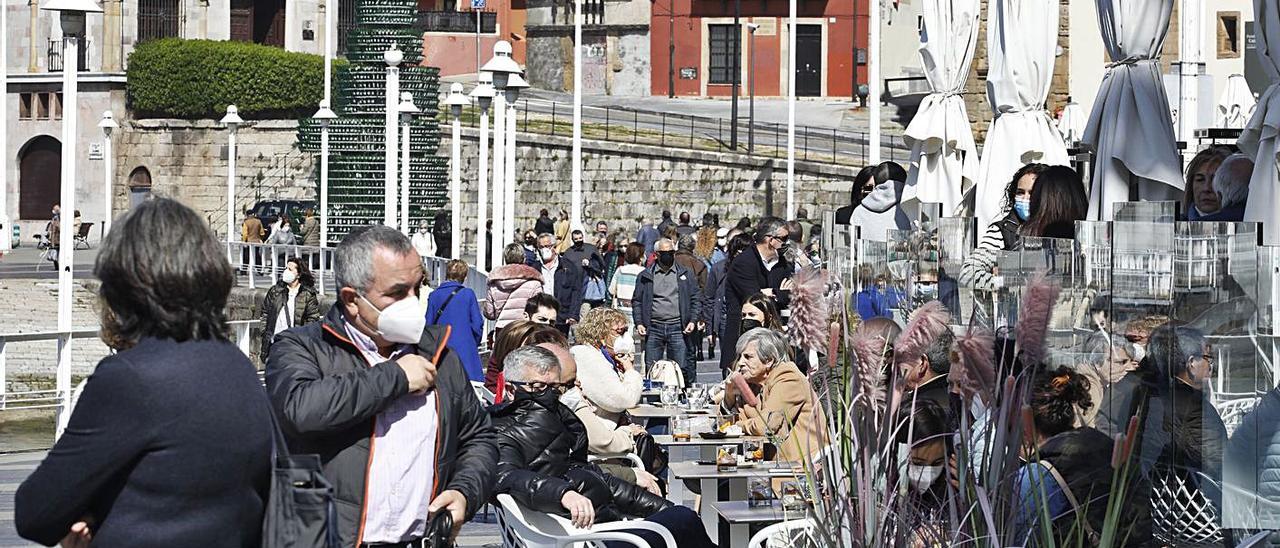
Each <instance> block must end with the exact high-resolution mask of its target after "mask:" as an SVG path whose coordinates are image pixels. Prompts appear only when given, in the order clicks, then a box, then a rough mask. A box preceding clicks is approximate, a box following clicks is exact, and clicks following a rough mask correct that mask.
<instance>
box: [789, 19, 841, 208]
mask: <svg viewBox="0 0 1280 548" xmlns="http://www.w3.org/2000/svg"><path fill="white" fill-rule="evenodd" d="M790 10H791V11H790V16H789V18H788V27H787V59H788V60H787V216H786V218H787V219H794V218H796V210H795V193H796V0H791V7H790ZM854 70H858V69H857V67H854Z"/></svg>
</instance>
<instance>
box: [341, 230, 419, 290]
mask: <svg viewBox="0 0 1280 548" xmlns="http://www.w3.org/2000/svg"><path fill="white" fill-rule="evenodd" d="M379 249H387V250H389V251H391V252H393V253H395V254H396V255H398V256H403V255H407V254H409V253H416V251H415V250H414V249H413V242H410V241H409V238H408V237H406V236H405V235H404V234H401V233H400V231H399V230H396V229H394V228H391V227H389V226H386V225H369V226H363V227H360V228H357V229H355V230H352V231H351V232H350V233H349V234H347V236H346V237H345V238H343V239H342V242H341V243H339V244H338V247H337V248H334V250H333V279H334V282H335V283H336V284H337V286H338V288H339V289H341V288H343V287H350V288H352V289H355V290H358V291H364V290H367V289H368V288H369V285H370V284H372V283H373V254H374V253H375V252H377V251H378V250H379Z"/></svg>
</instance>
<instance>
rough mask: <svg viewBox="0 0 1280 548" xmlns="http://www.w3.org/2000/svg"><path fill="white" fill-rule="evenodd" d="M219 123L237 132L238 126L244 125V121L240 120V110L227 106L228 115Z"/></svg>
mask: <svg viewBox="0 0 1280 548" xmlns="http://www.w3.org/2000/svg"><path fill="white" fill-rule="evenodd" d="M218 122H219V123H220V124H222V125H224V126H227V127H228V128H230V129H231V130H232V131H235V129H236V126H239V125H240V124H243V123H244V119H242V118H240V109H238V108H236V106H235V105H227V115H226V116H223V117H222V119H221V120H219V121H218Z"/></svg>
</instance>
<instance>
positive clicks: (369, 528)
mask: <svg viewBox="0 0 1280 548" xmlns="http://www.w3.org/2000/svg"><path fill="white" fill-rule="evenodd" d="M423 276H424V274H423V268H422V259H421V258H420V257H419V255H418V252H417V251H415V250H414V248H413V245H412V244H411V243H410V241H409V238H407V237H405V236H404V235H403V234H401V233H400V232H398V231H396V230H394V229H392V228H389V227H386V226H382V225H372V226H368V227H362V228H359V229H357V230H355V231H353V232H351V233H350V234H348V235H347V237H346V238H344V239H343V241H342V243H341V244H339V245H338V247H337V248H336V249H335V250H334V279H335V281H336V284H337V287H338V288H339V289H338V295H337V302H335V303H334V305H333V307H332V308H331V309H330V310H329V312H328V314H326V315H325V317H324V318H322V319H321V320H320V321H319V322H316V323H312V324H310V325H307V326H304V327H302V328H298V329H293V330H289V331H285V332H283V333H281V334H280V335H279V336H277V338H276V340H275V343H274V344H273V345H272V347H271V354H270V356H269V358H268V360H267V371H266V377H267V391H268V394H269V395H270V398H271V401H272V405H273V406H274V408H275V411H276V415H277V416H278V417H279V420H280V426H281V428H282V429H283V430H284V433H285V436H286V438H287V439H288V442H289V449H290V450H291V451H292V452H294V453H303V454H306V453H316V454H319V455H320V458H321V466H322V473H323V474H324V477H325V478H326V479H327V480H329V482H330V483H331V484H333V490H334V498H335V500H336V502H337V518H338V520H337V528H338V537H339V539H340V541H341V543H342V545H343V546H357V547H360V546H413V545H416V543H419V542H421V541H422V540H423V539H424V538H425V536H426V535H427V532H428V531H427V524H428V520H430V519H432V518H434V517H435V516H436V515H437V514H439V513H441V512H448V513H449V514H450V515H451V516H452V518H453V523H454V534H455V535H456V534H457V531H458V529H459V528H460V527H461V526H462V524H463V523H465V522H466V521H467V520H468V519H470V518H471V516H473V515H474V514H475V512H476V510H477V509H479V507H480V506H481V505H482V504H484V503H485V501H487V500H488V499H489V495H490V488H491V486H492V484H493V478H494V470H495V468H494V467H495V464H494V463H495V462H497V455H498V453H497V445H496V440H495V438H494V433H493V429H492V427H491V425H490V423H489V417H488V414H487V413H486V412H485V410H484V409H483V408H482V407H481V406H480V404H479V400H477V399H476V397H475V393H474V392H473V391H472V388H471V383H470V382H469V381H468V380H467V376H466V373H465V372H464V371H463V368H462V365H461V363H460V362H459V361H458V357H457V356H456V355H455V354H454V353H453V352H452V351H451V350H450V349H449V348H448V347H447V346H446V342H447V340H448V338H449V336H450V334H449V331H448V330H447V328H443V327H435V326H432V327H426V325H425V324H426V319H425V317H424V316H423V314H422V312H421V309H420V308H419V304H418V288H419V287H420V286H421V282H422V279H423Z"/></svg>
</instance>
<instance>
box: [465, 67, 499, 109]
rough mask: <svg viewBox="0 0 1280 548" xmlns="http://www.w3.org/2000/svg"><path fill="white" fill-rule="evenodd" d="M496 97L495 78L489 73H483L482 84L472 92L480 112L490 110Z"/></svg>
mask: <svg viewBox="0 0 1280 548" xmlns="http://www.w3.org/2000/svg"><path fill="white" fill-rule="evenodd" d="M494 95H495V91H494V89H493V76H492V75H491V74H489V73H487V72H481V73H480V83H479V84H478V85H476V87H475V88H474V89H472V90H471V98H472V99H475V100H476V104H477V105H479V106H480V110H489V105H490V104H492V103H493V96H494Z"/></svg>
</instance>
